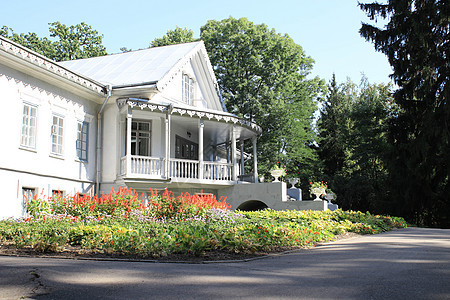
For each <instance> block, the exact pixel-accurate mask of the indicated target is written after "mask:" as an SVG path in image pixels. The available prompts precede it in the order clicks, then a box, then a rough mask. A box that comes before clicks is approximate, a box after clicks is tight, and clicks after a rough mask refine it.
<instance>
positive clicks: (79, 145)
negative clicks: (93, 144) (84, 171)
mask: <svg viewBox="0 0 450 300" xmlns="http://www.w3.org/2000/svg"><path fill="white" fill-rule="evenodd" d="M80 126H81V130H80ZM83 129H85V130H83ZM83 137H84V138H83ZM83 146H84V147H83ZM75 150H76V156H77V159H78V160H80V161H83V162H87V161H88V159H89V122H88V121H80V120H78V121H77V137H76V140H75ZM83 153H84V155H83Z"/></svg>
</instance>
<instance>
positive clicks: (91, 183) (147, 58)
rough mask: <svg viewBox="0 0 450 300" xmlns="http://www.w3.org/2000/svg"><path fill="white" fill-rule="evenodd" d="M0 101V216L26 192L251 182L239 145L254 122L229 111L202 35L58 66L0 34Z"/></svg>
mask: <svg viewBox="0 0 450 300" xmlns="http://www.w3.org/2000/svg"><path fill="white" fill-rule="evenodd" d="M0 101H2V107H3V109H2V110H1V111H0V115H1V117H0V125H1V127H2V130H1V140H2V141H3V146H2V147H1V149H2V150H1V153H2V155H0V182H1V193H2V197H1V198H0V217H9V216H18V215H21V214H22V213H23V204H24V199H25V196H30V195H33V194H41V193H42V194H43V195H51V194H52V193H62V194H75V193H89V194H93V193H98V192H100V191H109V190H110V189H111V187H114V188H117V187H119V186H127V187H133V188H135V189H136V190H138V191H139V192H141V191H142V192H146V191H148V190H149V188H150V187H151V188H158V189H163V188H169V189H171V190H173V191H174V192H176V193H177V192H181V191H183V192H184V191H188V192H191V193H192V192H200V191H201V190H203V192H204V193H214V194H217V195H219V194H220V192H219V190H221V189H224V188H229V187H232V186H234V185H236V184H238V183H242V182H243V181H244V180H245V181H252V182H255V180H256V179H257V173H256V170H257V165H256V164H257V161H256V155H249V154H245V153H243V151H242V150H241V146H242V142H243V141H244V140H252V141H253V145H254V152H255V153H256V138H257V136H258V135H259V134H260V132H261V128H260V127H259V126H258V125H256V124H254V123H251V122H249V121H247V120H244V119H240V118H238V117H236V116H234V115H232V114H230V113H227V112H226V110H225V108H224V104H223V102H222V100H221V97H220V93H219V90H218V86H217V82H216V79H215V76H214V72H213V69H212V67H211V64H210V62H209V59H208V55H207V53H206V50H205V47H204V44H203V42H194V43H187V44H180V45H173V46H166V47H158V48H150V49H145V50H139V51H133V52H128V53H122V54H115V55H109V56H104V57H96V58H89V59H81V60H75V61H67V62H62V63H56V62H54V61H52V60H50V59H48V58H46V57H44V56H42V55H39V54H37V53H35V52H33V51H31V50H29V49H27V48H25V47H23V46H21V45H18V44H16V43H13V42H11V41H10V40H8V39H6V38H3V37H0ZM251 157H253V158H251ZM244 161H247V164H248V163H250V164H251V166H252V169H253V170H254V171H253V172H252V174H249V175H246V174H242V170H243V164H244ZM244 175H245V176H244Z"/></svg>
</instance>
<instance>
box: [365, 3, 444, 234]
mask: <svg viewBox="0 0 450 300" xmlns="http://www.w3.org/2000/svg"><path fill="white" fill-rule="evenodd" d="M360 7H361V9H362V10H364V11H365V12H366V13H367V15H368V16H369V17H370V18H371V19H372V20H376V18H378V17H380V18H383V19H387V20H388V24H387V25H386V26H385V27H384V28H383V29H381V28H378V27H376V26H373V25H369V24H363V25H362V27H361V29H360V33H361V35H362V36H363V37H365V38H366V40H368V41H371V42H372V43H373V44H374V46H375V49H377V50H378V51H380V52H382V53H384V54H386V56H387V57H388V59H389V62H390V64H391V66H392V69H393V74H392V75H391V77H392V78H393V79H394V81H395V83H396V84H397V85H398V89H397V90H396V91H395V93H394V98H395V101H396V103H397V104H398V105H400V107H401V109H402V110H401V112H400V113H399V115H398V117H397V118H396V119H395V122H393V123H392V126H391V128H390V131H389V133H390V134H389V137H390V141H391V143H392V144H393V148H392V152H391V153H390V160H389V170H390V181H391V183H392V184H391V185H392V187H391V189H392V198H393V199H395V208H396V213H399V214H401V215H403V216H405V217H407V218H408V219H409V220H410V221H412V222H415V223H417V224H423V225H428V226H440V227H450V197H449V196H448V195H449V193H450V182H449V177H450V145H449V140H450V123H449V120H450V103H449V97H450V91H449V77H448V74H450V65H449V63H448V60H449V43H450V29H449V28H450V5H449V2H448V1H441V0H430V1H410V0H395V1H393V0H389V1H387V2H386V3H385V4H379V3H368V4H360Z"/></svg>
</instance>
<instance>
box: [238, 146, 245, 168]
mask: <svg viewBox="0 0 450 300" xmlns="http://www.w3.org/2000/svg"><path fill="white" fill-rule="evenodd" d="M239 145H240V150H241V172H239V175H244V174H245V170H244V167H245V162H244V141H243V140H241V141H239Z"/></svg>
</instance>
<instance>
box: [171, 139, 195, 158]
mask: <svg viewBox="0 0 450 300" xmlns="http://www.w3.org/2000/svg"><path fill="white" fill-rule="evenodd" d="M175 158H181V159H193V160H198V144H196V143H193V142H191V141H188V140H186V139H183V138H182V137H179V136H176V137H175Z"/></svg>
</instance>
